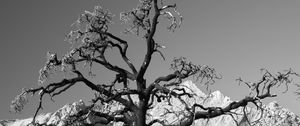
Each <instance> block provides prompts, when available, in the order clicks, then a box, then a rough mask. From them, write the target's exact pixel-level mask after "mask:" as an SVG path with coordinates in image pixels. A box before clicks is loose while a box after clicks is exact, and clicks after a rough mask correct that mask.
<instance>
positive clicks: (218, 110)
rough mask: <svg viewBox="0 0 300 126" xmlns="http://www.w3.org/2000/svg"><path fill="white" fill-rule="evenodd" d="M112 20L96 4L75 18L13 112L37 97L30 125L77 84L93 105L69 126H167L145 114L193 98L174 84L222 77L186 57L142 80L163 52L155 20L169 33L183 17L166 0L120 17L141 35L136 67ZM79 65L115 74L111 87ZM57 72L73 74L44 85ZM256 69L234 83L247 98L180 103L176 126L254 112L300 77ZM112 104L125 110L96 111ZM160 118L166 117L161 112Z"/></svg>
mask: <svg viewBox="0 0 300 126" xmlns="http://www.w3.org/2000/svg"><path fill="white" fill-rule="evenodd" d="M112 19H113V14H111V13H110V12H109V11H108V10H105V9H103V8H102V7H100V6H96V7H95V8H94V9H93V11H85V12H84V13H82V14H81V15H80V17H79V18H78V20H76V21H75V23H73V24H72V26H74V27H75V29H74V30H72V31H71V32H70V33H69V34H68V35H67V37H66V41H69V42H70V43H71V44H72V50H71V51H70V52H68V53H67V54H65V55H64V56H62V57H61V58H60V57H59V56H58V55H57V54H56V53H51V52H48V55H47V61H46V63H45V66H44V67H43V68H42V69H41V70H40V76H39V83H40V86H39V87H37V88H29V89H23V91H22V93H21V94H20V95H18V96H17V97H16V99H15V100H14V101H13V102H12V106H11V107H12V109H13V110H15V111H17V112H20V111H21V110H22V109H23V107H24V105H25V104H26V102H27V95H28V94H33V95H34V94H36V93H38V97H39V105H38V108H37V109H36V112H35V113H34V118H33V121H32V124H36V123H35V117H36V116H37V115H38V113H39V111H40V109H41V108H42V102H43V98H44V96H45V95H47V94H48V95H50V96H51V98H52V97H54V96H57V95H60V94H61V93H63V92H65V91H68V89H69V88H70V87H72V86H76V84H78V83H83V84H84V85H85V86H87V87H88V88H90V89H91V91H93V92H95V95H94V97H92V98H91V100H92V104H91V105H89V107H87V108H86V109H85V110H82V111H81V112H79V113H78V114H76V115H74V117H75V120H73V122H70V123H75V122H82V123H84V124H86V125H95V124H110V123H114V122H122V123H123V124H124V125H137V126H146V125H149V126H150V125H153V124H156V123H159V124H161V125H169V124H165V121H164V120H163V119H154V120H148V121H146V120H147V118H149V117H148V114H147V110H149V109H151V108H152V107H153V105H154V104H153V103H154V102H161V101H163V100H168V99H170V98H177V99H179V100H181V102H182V103H183V104H185V101H183V100H182V98H183V97H193V95H192V94H191V93H190V92H188V91H186V89H185V88H182V87H180V86H179V85H180V84H181V83H182V82H183V80H184V79H187V78H189V77H191V76H193V77H195V79H196V80H199V81H200V82H201V84H204V85H207V86H209V85H211V84H213V83H214V82H215V80H216V79H221V76H220V75H219V74H218V73H217V72H216V70H215V69H214V68H212V67H209V66H206V65H196V64H194V63H193V62H191V61H189V60H188V59H187V58H185V57H180V56H179V57H177V58H174V59H173V61H172V63H171V65H170V68H171V69H172V70H173V72H172V73H170V74H168V75H165V76H160V77H157V78H156V79H155V80H154V81H153V82H149V81H148V80H147V78H145V74H146V72H147V69H148V67H149V65H151V64H150V63H151V60H152V56H153V54H154V53H158V54H159V56H161V57H162V58H163V59H165V57H164V54H163V53H162V52H161V50H162V49H164V48H165V46H163V45H161V44H160V43H158V41H159V40H156V38H155V34H156V32H157V28H158V27H159V26H158V25H159V22H160V21H161V20H167V21H169V22H170V25H169V26H168V27H167V29H168V30H170V31H174V30H175V29H177V28H180V25H181V23H182V20H183V17H182V15H181V14H180V12H178V10H177V6H176V3H172V1H171V2H170V1H168V0H140V1H139V4H138V5H137V7H136V8H134V9H133V10H129V11H125V12H122V13H121V14H120V20H121V21H123V22H124V23H125V24H129V25H128V26H129V27H128V28H127V29H126V30H125V33H126V34H132V35H133V36H137V37H142V39H143V40H144V43H145V45H146V47H147V51H146V54H145V55H144V58H143V60H142V61H141V64H140V65H139V66H136V65H134V63H133V62H132V61H131V59H130V58H129V57H128V56H127V49H128V47H129V46H130V44H134V42H128V41H127V40H125V39H123V38H121V37H119V36H118V35H115V34H113V33H112V32H111V31H110V29H109V28H110V26H111V25H113V24H112ZM111 48H116V49H117V51H118V54H119V55H120V56H121V57H122V60H123V62H124V63H125V64H127V66H128V68H127V67H126V68H123V67H122V66H118V65H115V63H113V62H110V61H109V60H108V59H107V56H108V55H109V53H107V50H108V49H111ZM137 53H139V52H137ZM96 64H97V65H96ZM82 65H87V66H88V69H95V67H99V66H102V67H105V68H106V69H107V70H108V71H112V72H114V73H115V76H113V77H112V79H111V80H112V81H111V83H103V82H94V81H92V80H91V79H90V78H91V77H93V76H94V75H93V73H92V71H91V70H90V71H89V72H88V73H85V72H84V71H83V70H82V69H81V68H79V66H82ZM58 71H63V72H68V73H72V76H70V77H65V78H64V79H62V80H60V81H57V82H53V83H52V82H51V83H49V82H48V81H47V79H48V78H49V76H52V75H53V74H56V73H57V72H58ZM261 71H262V72H263V75H262V77H261V78H260V80H258V81H256V82H247V81H244V80H243V79H238V81H239V82H240V84H244V85H246V86H247V87H248V88H249V91H250V95H249V96H246V97H245V98H243V99H241V100H239V101H234V102H232V103H230V104H229V105H227V106H226V107H211V106H203V105H201V104H197V103H195V104H193V105H188V104H185V107H184V111H185V117H184V119H183V120H182V121H181V123H180V125H182V126H188V125H192V123H193V122H194V121H195V120H197V119H209V118H214V117H217V116H220V115H225V114H234V113H232V112H231V111H232V110H235V109H237V108H239V107H243V108H245V107H246V106H248V105H249V104H253V105H255V106H256V107H257V109H262V108H261V105H262V103H261V100H262V99H265V98H270V97H276V94H273V93H272V91H271V89H272V88H274V87H278V86H285V87H286V91H287V90H288V87H289V85H291V84H293V82H292V76H299V75H298V74H297V73H295V72H294V71H293V70H292V69H289V70H287V71H284V72H278V73H277V74H272V73H270V72H269V71H268V70H266V69H261ZM103 74H105V73H103ZM133 95H137V96H138V97H137V100H136V99H132V98H133V97H132V96H133ZM134 101H137V102H134ZM115 104H121V105H122V106H124V107H122V108H120V110H117V111H115V112H113V113H112V112H107V111H99V109H98V108H99V107H101V106H104V105H115ZM199 109H200V110H199ZM89 114H93V115H95V116H98V117H101V118H103V119H101V120H99V121H98V122H95V124H89V123H88V122H86V121H85V120H84V119H85V118H84V117H85V116H87V115H89ZM165 114H169V113H168V112H166V113H165ZM244 114H246V113H244ZM150 116H151V115H150ZM249 123H251V122H249ZM41 125H45V124H41Z"/></svg>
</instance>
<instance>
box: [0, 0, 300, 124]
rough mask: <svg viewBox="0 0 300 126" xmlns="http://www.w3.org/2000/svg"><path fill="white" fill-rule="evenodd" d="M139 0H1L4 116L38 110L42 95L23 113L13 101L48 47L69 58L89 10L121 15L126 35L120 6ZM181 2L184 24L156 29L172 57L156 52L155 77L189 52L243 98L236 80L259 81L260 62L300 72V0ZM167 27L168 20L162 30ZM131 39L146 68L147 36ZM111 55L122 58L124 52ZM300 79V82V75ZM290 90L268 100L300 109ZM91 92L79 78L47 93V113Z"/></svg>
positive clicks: (227, 90) (227, 91)
mask: <svg viewBox="0 0 300 126" xmlns="http://www.w3.org/2000/svg"><path fill="white" fill-rule="evenodd" d="M136 3H137V0H136V1H133V0H122V2H119V1H118V0H76V1H75V2H74V0H64V1H60V0H51V1H50V0H48V1H46V0H43V1H41V0H27V1H22V0H20V1H16V0H5V1H1V4H0V16H1V21H0V25H1V26H0V28H1V30H0V33H1V37H0V42H1V44H2V46H0V52H1V54H2V55H1V65H0V70H1V72H0V74H1V76H0V80H1V82H0V83H1V88H0V101H1V104H0V113H1V114H0V119H9V118H26V117H29V116H33V114H34V110H35V108H36V106H37V102H36V101H37V98H36V97H34V98H30V103H29V104H28V105H27V106H26V107H25V109H24V111H23V113H22V114H18V115H16V114H11V113H9V112H8V108H9V105H10V102H11V100H13V99H14V97H15V96H16V95H17V94H19V93H20V92H21V88H23V87H26V88H31V87H37V86H38V85H37V79H38V71H39V69H40V68H41V67H42V66H43V64H44V62H45V60H46V58H45V57H46V52H47V51H52V52H57V53H58V55H59V56H62V55H64V54H65V53H66V52H67V51H68V50H70V46H71V45H70V44H68V43H67V42H64V41H63V40H64V36H65V35H66V34H67V33H68V32H69V31H70V30H71V27H70V26H71V24H72V23H73V22H74V21H75V20H76V18H77V17H78V15H79V14H80V13H81V12H83V11H84V10H91V9H93V7H94V6H95V5H101V6H103V7H104V8H106V9H109V10H110V11H112V12H113V13H114V14H115V15H116V16H115V18H114V20H115V23H114V24H113V25H115V26H113V27H112V32H113V33H115V34H117V35H119V36H122V35H121V34H120V32H121V30H122V28H123V27H120V26H121V25H120V24H119V23H120V22H119V21H118V19H119V17H118V16H119V12H121V11H124V10H130V9H132V8H134V7H136ZM177 4H178V7H179V10H180V12H181V13H182V15H183V16H184V23H183V25H182V27H181V28H180V29H179V30H176V32H175V33H170V32H167V31H166V30H164V29H162V31H160V32H158V34H156V36H155V38H156V40H157V41H161V43H162V44H163V45H166V46H167V48H166V49H165V50H164V51H163V52H164V54H165V56H166V58H167V60H166V61H163V60H162V59H161V57H160V56H159V55H157V54H155V56H154V58H153V62H151V64H150V65H151V66H150V70H149V71H148V74H146V75H147V76H148V77H149V78H150V79H149V81H151V80H153V79H154V78H155V77H158V76H161V75H165V74H167V73H170V72H171V71H170V70H169V66H168V65H169V63H170V60H171V59H172V58H173V57H176V56H177V57H178V56H185V57H187V58H189V59H190V60H192V61H193V62H194V63H196V64H205V65H209V66H212V67H214V68H216V70H217V71H218V72H219V73H220V74H222V76H223V79H222V80H217V82H216V84H215V85H214V86H212V87H211V89H212V90H220V91H221V92H222V93H223V94H224V95H226V96H229V97H231V98H232V100H239V99H241V98H243V97H244V96H245V95H246V94H247V91H248V90H247V89H246V88H245V87H243V86H238V84H237V82H236V81H235V79H237V78H239V77H242V78H243V79H245V80H246V81H256V80H258V79H260V78H259V77H260V76H261V74H260V71H259V69H260V68H267V69H269V70H270V71H271V72H274V73H275V72H278V71H282V70H285V69H289V68H293V69H294V70H295V71H297V72H298V73H300V66H299V64H300V60H299V58H298V56H299V54H300V50H299V47H300V43H299V41H300V35H299V34H300V16H299V12H300V8H299V6H300V1H299V0H285V1H282V0H185V1H183V0H182V1H179V0H178V1H177ZM165 27H166V26H163V25H160V29H161V28H165ZM126 38H128V40H130V41H129V46H130V47H129V52H128V53H129V55H130V58H131V59H133V61H134V62H137V63H135V65H137V66H139V65H140V62H138V61H139V60H140V59H141V57H143V56H144V52H145V51H144V50H145V42H143V41H141V39H139V40H138V41H133V40H134V39H132V38H134V37H130V36H129V37H128V36H127V37H126ZM113 51H116V50H113ZM112 56H114V53H112ZM111 60H112V61H116V62H118V61H119V60H118V59H117V58H111ZM96 71H97V75H98V76H97V77H99V78H100V79H101V78H107V77H109V75H106V73H107V71H106V70H105V69H102V68H100V69H97V70H96ZM294 80H295V82H300V81H299V80H300V79H299V78H295V79H294ZM200 85H201V84H199V87H201V86H200ZM282 91H284V89H279V90H278V91H276V92H275V93H277V94H278V95H279V97H277V98H274V99H270V100H266V103H267V102H269V101H273V100H276V101H278V102H279V103H280V104H281V105H282V106H284V107H286V108H288V109H290V110H291V111H293V112H295V113H296V114H298V115H299V114H300V109H299V108H297V106H300V100H299V99H298V96H295V95H294V94H293V92H294V91H296V89H295V87H292V88H290V90H289V92H288V93H286V94H281V92H282ZM91 94H92V92H90V90H88V88H86V87H83V86H82V85H80V84H78V85H77V86H75V87H73V88H71V90H70V91H68V92H65V93H63V94H62V95H61V96H57V97H55V98H54V100H55V103H53V102H51V101H50V100H49V98H48V97H45V102H44V110H43V112H50V111H54V110H56V109H58V108H60V107H62V106H63V105H64V104H66V103H72V102H74V101H78V100H79V99H84V100H85V101H88V100H89V99H90V98H91V97H90V95H91Z"/></svg>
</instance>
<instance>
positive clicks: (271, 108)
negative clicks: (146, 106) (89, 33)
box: [0, 81, 300, 126]
mask: <svg viewBox="0 0 300 126" xmlns="http://www.w3.org/2000/svg"><path fill="white" fill-rule="evenodd" d="M180 87H182V88H185V89H186V91H187V92H190V93H192V94H193V95H194V96H193V97H192V98H189V97H184V98H183V99H184V101H185V102H186V104H188V105H192V104H194V103H198V104H202V105H204V106H213V107H224V106H226V105H228V104H230V103H231V102H232V101H231V100H230V98H229V97H227V96H224V95H223V94H222V93H221V92H220V91H214V92H212V93H210V94H205V93H203V92H202V91H201V90H200V89H198V88H197V86H196V85H195V84H194V83H193V82H192V81H186V82H184V83H182V84H181V85H180ZM132 98H133V99H137V96H135V95H133V96H132ZM135 102H137V100H135ZM169 102H170V104H169ZM169 102H168V100H163V101H162V102H155V103H154V105H153V106H154V107H153V108H152V109H150V110H148V115H149V116H147V119H148V120H147V122H150V121H151V120H154V119H160V120H164V121H165V122H166V123H167V124H174V125H180V121H183V120H184V117H185V114H186V113H185V111H184V104H183V103H182V102H181V101H180V100H179V99H177V98H170V99H169ZM107 106H108V105H107ZM107 106H106V107H107ZM85 107H86V105H85V104H84V102H83V101H79V102H75V103H73V104H67V105H65V106H64V107H62V108H61V109H59V110H57V111H56V112H54V113H47V114H41V115H39V116H38V117H37V119H36V120H37V121H38V122H39V123H40V124H48V125H50V124H52V125H57V126H65V125H66V123H67V121H68V120H69V119H70V118H69V116H71V115H73V114H76V113H77V112H78V111H80V110H82V109H84V108H85ZM103 107H105V106H103ZM120 108H122V106H113V107H112V110H113V111H114V110H118V109H120ZM262 108H263V115H261V111H260V110H257V109H256V108H250V107H247V108H246V110H247V116H246V115H244V114H243V109H242V108H238V109H236V110H234V111H232V112H234V113H236V114H233V115H232V116H231V115H222V116H219V117H216V118H211V119H199V120H196V121H195V122H194V124H193V125H195V126H203V125H205V126H236V125H239V126H248V125H249V123H248V121H247V119H248V120H249V121H250V122H252V123H251V124H252V125H255V126H299V125H300V118H299V116H297V115H295V114H294V113H292V112H290V111H289V110H287V109H285V108H283V107H281V106H280V105H279V104H278V103H277V102H271V103H269V104H268V105H263V106H262ZM198 110H200V109H198ZM166 111H172V112H173V113H171V114H166ZM260 118H261V119H260ZM95 119H96V118H93V117H89V118H88V120H89V121H95ZM258 119H260V120H259V121H257V120H258ZM31 120H32V118H28V119H21V120H2V121H0V126H25V125H27V124H28V123H30V122H31ZM113 125H115V126H119V125H122V123H115V124H113ZM155 126H159V124H155Z"/></svg>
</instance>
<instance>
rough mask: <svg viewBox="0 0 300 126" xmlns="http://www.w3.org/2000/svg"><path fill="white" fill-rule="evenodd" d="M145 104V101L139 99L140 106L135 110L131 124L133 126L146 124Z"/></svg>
mask: <svg viewBox="0 0 300 126" xmlns="http://www.w3.org/2000/svg"><path fill="white" fill-rule="evenodd" d="M146 112H147V109H146V105H145V102H144V101H142V100H140V106H139V109H138V110H137V111H136V112H135V114H136V118H135V119H136V120H135V122H134V124H133V126H146Z"/></svg>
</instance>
